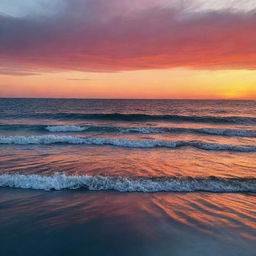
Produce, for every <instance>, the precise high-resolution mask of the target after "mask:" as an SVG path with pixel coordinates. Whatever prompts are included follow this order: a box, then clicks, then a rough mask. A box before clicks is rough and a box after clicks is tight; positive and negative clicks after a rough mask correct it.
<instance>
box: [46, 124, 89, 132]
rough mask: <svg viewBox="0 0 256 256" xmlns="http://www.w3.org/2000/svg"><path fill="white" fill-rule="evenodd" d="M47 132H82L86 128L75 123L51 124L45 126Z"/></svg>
mask: <svg viewBox="0 0 256 256" xmlns="http://www.w3.org/2000/svg"><path fill="white" fill-rule="evenodd" d="M45 129H46V130H48V131H49V132H82V131H85V130H87V129H88V127H85V126H77V125H54V126H53V125H52V126H47V127H46V128H45Z"/></svg>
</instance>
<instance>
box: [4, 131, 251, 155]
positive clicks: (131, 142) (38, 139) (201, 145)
mask: <svg viewBox="0 0 256 256" xmlns="http://www.w3.org/2000/svg"><path fill="white" fill-rule="evenodd" d="M0 144H16V145H27V144H38V145H39V144H85V145H111V146H117V147H126V148H172V149H175V148H179V147H194V148H198V149H204V150H226V151H238V152H256V146H253V145H246V146H242V145H232V144H218V143H208V142H203V141H196V140H192V141H167V140H135V139H117V138H92V137H90V138H81V137H75V136H56V135H41V136H0Z"/></svg>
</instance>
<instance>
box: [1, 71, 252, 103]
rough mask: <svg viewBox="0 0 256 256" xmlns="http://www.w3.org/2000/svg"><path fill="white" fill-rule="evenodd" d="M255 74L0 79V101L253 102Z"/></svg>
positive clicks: (121, 74)
mask: <svg viewBox="0 0 256 256" xmlns="http://www.w3.org/2000/svg"><path fill="white" fill-rule="evenodd" d="M255 81H256V72H255V71H248V70H224V71H223V70H222V71H202V70H188V69H169V70H143V71H128V72H118V73H95V72H91V73H90V72H58V73H50V74H41V75H33V76H9V75H2V76H1V92H0V96H1V97H60V98H62V97H63V98H69V97H70V98H178V99H179V98H180V99H182V98H190V99H197V98H200V99H215V98H217V99H256V84H255Z"/></svg>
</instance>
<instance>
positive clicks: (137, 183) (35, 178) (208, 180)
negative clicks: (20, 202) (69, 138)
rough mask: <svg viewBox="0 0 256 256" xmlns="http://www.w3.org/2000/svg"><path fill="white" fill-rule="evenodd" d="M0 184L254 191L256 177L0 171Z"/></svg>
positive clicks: (61, 187)
mask: <svg viewBox="0 0 256 256" xmlns="http://www.w3.org/2000/svg"><path fill="white" fill-rule="evenodd" d="M0 186H1V187H13V188H25V189H41V190H47V191H49V190H62V189H81V188H83V189H87V190H104V191H105V190H114V191H119V192H196V191H205V192H219V193H226V192H256V178H216V177H203V178H191V177H179V178H178V177H161V178H157V177H153V178H144V177H143V178H142V177H137V178H125V177H106V176H67V175H64V174H54V175H51V176H40V175H35V174H31V175H21V174H2V175H0Z"/></svg>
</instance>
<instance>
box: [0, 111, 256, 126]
mask: <svg viewBox="0 0 256 256" xmlns="http://www.w3.org/2000/svg"><path fill="white" fill-rule="evenodd" d="M1 117H4V118H14V117H15V118H47V119H82V120H84V119H85V120H111V121H137V122H139V121H168V122H193V123H224V124H225V123H227V124H236V123H241V124H255V123H256V117H245V116H185V115H149V114H120V113H95V114H89V113H88V114H85V113H38V114H19V115H10V114H1Z"/></svg>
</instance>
